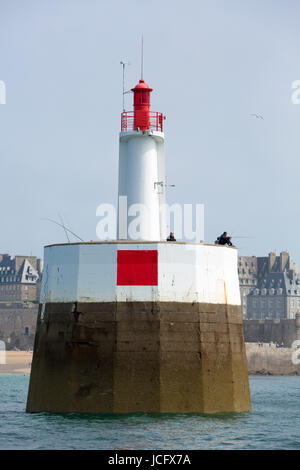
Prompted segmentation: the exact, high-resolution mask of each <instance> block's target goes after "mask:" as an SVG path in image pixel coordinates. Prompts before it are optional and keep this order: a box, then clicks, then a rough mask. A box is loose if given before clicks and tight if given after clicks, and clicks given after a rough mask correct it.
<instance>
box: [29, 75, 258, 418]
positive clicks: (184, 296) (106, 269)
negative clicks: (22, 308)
mask: <svg viewBox="0 0 300 470" xmlns="http://www.w3.org/2000/svg"><path fill="white" fill-rule="evenodd" d="M132 91H133V111H124V110H123V112H122V115H121V132H120V136H119V147H120V149H119V185H118V198H119V208H118V219H119V220H118V237H117V240H113V241H99V242H94V241H92V242H79V243H63V244H53V245H48V246H46V247H45V249H44V272H43V278H42V287H41V297H40V305H39V314H38V319H37V330H36V337H35V345H34V352H33V360H32V370H31V375H30V384H29V391H28V399H27V408H26V410H27V412H43V411H47V412H54V413H66V412H78V413H134V412H149V413H191V412H193V413H219V412H242V411H248V410H249V409H250V408H251V403H250V394H249V381H248V370H247V362H246V352H245V343H244V335H243V324H242V312H241V301H240V291H239V280H238V273H237V249H236V248H234V247H226V246H222V245H212V244H209V243H204V242H201V243H190V242H183V241H177V242H175V241H172V242H166V241H165V230H166V228H165V225H166V222H165V219H164V205H165V186H166V185H165V161H164V132H163V122H164V117H163V114H162V113H160V112H154V111H151V109H150V96H151V92H152V89H151V88H150V87H149V86H148V85H147V83H146V82H145V81H144V79H143V78H141V79H140V81H139V83H138V84H137V85H136V86H135V87H134V88H133V89H132ZM99 166H100V162H99Z"/></svg>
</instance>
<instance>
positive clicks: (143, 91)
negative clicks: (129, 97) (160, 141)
mask: <svg viewBox="0 0 300 470" xmlns="http://www.w3.org/2000/svg"><path fill="white" fill-rule="evenodd" d="M131 91H132V92H133V112H132V111H123V113H122V114H121V131H122V132H127V131H137V130H140V131H146V130H150V129H151V130H154V131H160V132H163V120H164V119H165V117H164V116H163V114H162V113H159V112H157V111H150V93H151V91H153V90H152V88H150V87H149V86H148V85H147V83H146V82H145V80H144V79H143V78H141V79H140V81H139V83H138V84H137V85H136V86H135V87H134V88H132V89H131Z"/></svg>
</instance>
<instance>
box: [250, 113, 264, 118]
mask: <svg viewBox="0 0 300 470" xmlns="http://www.w3.org/2000/svg"><path fill="white" fill-rule="evenodd" d="M250 116H255V117H256V118H257V119H263V117H262V116H261V115H260V114H250Z"/></svg>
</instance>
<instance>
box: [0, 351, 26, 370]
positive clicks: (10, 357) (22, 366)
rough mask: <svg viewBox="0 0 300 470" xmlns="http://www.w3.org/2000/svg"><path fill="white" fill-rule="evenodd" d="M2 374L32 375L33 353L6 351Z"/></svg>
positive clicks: (1, 367) (0, 365)
mask: <svg viewBox="0 0 300 470" xmlns="http://www.w3.org/2000/svg"><path fill="white" fill-rule="evenodd" d="M5 356H6V357H5V361H6V364H0V374H30V368H31V361H32V351H30V352H27V351H6V353H5Z"/></svg>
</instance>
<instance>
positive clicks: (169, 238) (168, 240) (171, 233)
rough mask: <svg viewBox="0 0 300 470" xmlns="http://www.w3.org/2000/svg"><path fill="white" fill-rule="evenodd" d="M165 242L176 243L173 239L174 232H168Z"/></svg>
mask: <svg viewBox="0 0 300 470" xmlns="http://www.w3.org/2000/svg"><path fill="white" fill-rule="evenodd" d="M167 242H176V238H174V232H170V235H169V236H168V238H167Z"/></svg>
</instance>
